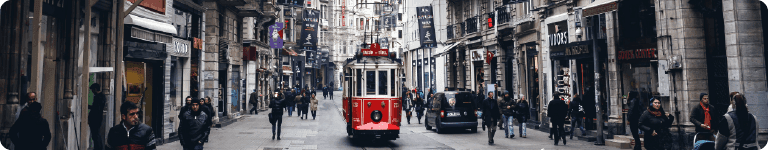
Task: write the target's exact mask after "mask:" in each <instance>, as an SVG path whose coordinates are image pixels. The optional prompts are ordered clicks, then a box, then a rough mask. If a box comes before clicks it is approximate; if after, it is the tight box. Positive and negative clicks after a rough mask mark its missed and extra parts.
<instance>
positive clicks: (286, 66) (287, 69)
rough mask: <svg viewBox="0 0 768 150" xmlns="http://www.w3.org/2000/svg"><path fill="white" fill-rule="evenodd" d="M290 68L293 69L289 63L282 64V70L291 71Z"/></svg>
mask: <svg viewBox="0 0 768 150" xmlns="http://www.w3.org/2000/svg"><path fill="white" fill-rule="evenodd" d="M292 70H293V69H291V66H290V65H283V71H292Z"/></svg>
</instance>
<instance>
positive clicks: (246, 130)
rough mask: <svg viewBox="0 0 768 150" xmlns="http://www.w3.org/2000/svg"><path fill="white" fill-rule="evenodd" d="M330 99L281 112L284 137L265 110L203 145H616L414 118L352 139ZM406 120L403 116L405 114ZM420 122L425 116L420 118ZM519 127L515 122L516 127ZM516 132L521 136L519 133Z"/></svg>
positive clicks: (235, 149)
mask: <svg viewBox="0 0 768 150" xmlns="http://www.w3.org/2000/svg"><path fill="white" fill-rule="evenodd" d="M334 95H335V97H334V98H333V100H331V98H328V99H327V100H323V98H322V95H319V96H318V99H319V101H320V103H319V106H318V111H317V118H316V119H317V120H312V116H311V114H310V117H309V119H308V120H300V119H299V117H297V116H295V113H294V116H291V117H289V116H287V115H288V114H287V113H285V116H283V130H282V132H283V133H282V136H281V137H282V140H272V139H271V136H272V128H271V124H269V122H268V119H267V114H268V111H265V112H261V113H259V115H244V116H243V118H241V119H240V120H239V121H237V122H235V123H233V124H231V125H228V126H225V127H223V128H214V129H212V131H211V136H210V142H209V143H207V144H205V149H215V150H240V149H243V150H278V149H283V150H298V149H302V150H313V149H329V150H354V149H365V150H375V149H405V150H410V149H483V150H485V149H530V150H541V149H545V150H549V149H574V150H576V149H615V148H613V147H608V146H594V145H593V144H592V142H586V141H578V140H568V145H566V146H563V145H562V143H561V145H559V146H554V145H553V141H552V140H549V138H547V136H548V135H549V133H546V132H541V131H537V130H533V129H529V130H528V138H520V137H515V138H513V139H507V138H504V131H503V130H497V132H496V136H495V138H494V140H495V144H494V145H488V136H487V135H488V134H487V132H484V131H482V130H481V129H478V132H477V133H471V132H470V131H469V130H463V131H449V132H447V133H444V134H437V133H436V132H434V130H426V129H425V128H424V124H418V123H417V121H416V117H415V116H414V117H413V118H412V119H411V124H407V123H405V124H404V125H403V126H402V128H401V131H400V138H398V139H397V140H394V141H357V140H351V139H350V138H349V137H348V136H347V133H346V129H345V128H344V122H343V120H342V116H341V114H340V113H341V111H340V110H341V109H340V108H341V106H342V103H341V96H340V95H341V92H339V91H337V92H336V93H335V94H334ZM403 120H405V118H403ZM422 122H423V118H422ZM515 129H517V126H515ZM515 133H516V135H518V136H519V134H520V133H517V130H515ZM158 149H161V150H177V149H179V150H180V149H182V147H181V145H180V144H179V142H178V141H176V142H172V143H166V144H164V145H161V146H159V147H158Z"/></svg>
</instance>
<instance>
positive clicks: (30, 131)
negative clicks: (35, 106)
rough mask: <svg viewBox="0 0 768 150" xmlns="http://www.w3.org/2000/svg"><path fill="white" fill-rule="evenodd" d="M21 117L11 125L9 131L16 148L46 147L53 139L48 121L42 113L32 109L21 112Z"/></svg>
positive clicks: (35, 149)
mask: <svg viewBox="0 0 768 150" xmlns="http://www.w3.org/2000/svg"><path fill="white" fill-rule="evenodd" d="M38 111H39V110H38ZM19 117H20V118H19V119H18V120H16V122H15V123H14V124H13V126H12V127H11V130H10V131H8V135H9V136H10V137H11V141H12V142H13V144H14V145H15V146H16V149H23V150H44V149H46V148H47V147H48V143H49V142H50V141H51V131H50V130H49V129H48V127H49V126H48V121H46V120H45V119H44V118H43V117H41V116H40V113H33V112H30V111H24V112H21V114H20V115H19Z"/></svg>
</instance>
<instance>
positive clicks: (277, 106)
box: [269, 96, 287, 117]
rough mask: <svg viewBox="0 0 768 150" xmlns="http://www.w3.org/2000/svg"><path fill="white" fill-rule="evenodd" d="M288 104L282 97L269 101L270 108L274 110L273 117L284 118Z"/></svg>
mask: <svg viewBox="0 0 768 150" xmlns="http://www.w3.org/2000/svg"><path fill="white" fill-rule="evenodd" d="M286 103H287V102H286V101H285V99H283V97H282V96H278V97H272V99H271V100H270V101H269V108H272V116H273V117H283V108H285V106H286Z"/></svg>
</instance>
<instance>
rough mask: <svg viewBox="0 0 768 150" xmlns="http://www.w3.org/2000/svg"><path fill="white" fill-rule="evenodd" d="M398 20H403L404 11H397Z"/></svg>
mask: <svg viewBox="0 0 768 150" xmlns="http://www.w3.org/2000/svg"><path fill="white" fill-rule="evenodd" d="M397 20H398V21H403V13H397Z"/></svg>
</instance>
